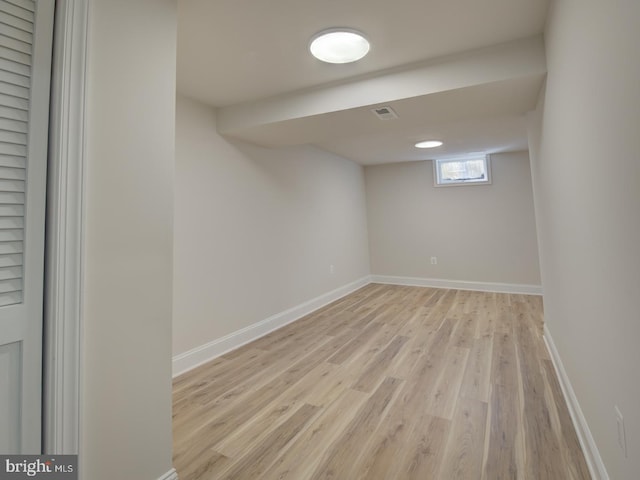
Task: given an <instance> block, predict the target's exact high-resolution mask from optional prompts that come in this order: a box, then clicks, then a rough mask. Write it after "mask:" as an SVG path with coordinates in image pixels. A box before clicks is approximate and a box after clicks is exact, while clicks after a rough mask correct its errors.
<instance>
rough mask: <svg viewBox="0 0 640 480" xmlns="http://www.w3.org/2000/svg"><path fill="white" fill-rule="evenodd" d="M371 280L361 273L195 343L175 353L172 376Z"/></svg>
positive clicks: (308, 312)
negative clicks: (317, 293) (338, 284)
mask: <svg viewBox="0 0 640 480" xmlns="http://www.w3.org/2000/svg"><path fill="white" fill-rule="evenodd" d="M369 283H371V278H370V277H369V276H366V277H362V278H360V279H359V280H356V281H355V282H351V283H349V284H347V285H344V286H342V287H339V288H336V289H335V290H332V291H330V292H327V293H325V294H323V295H320V296H319V297H316V298H314V299H311V300H309V301H307V302H304V303H301V304H300V305H297V306H295V307H293V308H290V309H288V310H285V311H284V312H280V313H277V314H275V315H272V316H270V317H269V318H266V319H264V320H261V321H259V322H257V323H254V324H252V325H249V326H248V327H245V328H243V329H241V330H237V331H235V332H233V333H230V334H229V335H226V336H224V337H222V338H217V339H216V340H213V341H212V342H209V343H206V344H204V345H201V346H199V347H196V348H194V349H192V350H189V351H187V352H184V353H181V354H178V355H176V356H174V357H173V376H174V377H177V376H178V375H180V374H182V373H185V372H187V371H189V370H191V369H193V368H196V367H197V366H199V365H202V364H203V363H206V362H208V361H210V360H213V359H214V358H216V357H219V356H220V355H223V354H225V353H227V352H229V351H231V350H234V349H236V348H238V347H240V346H242V345H245V344H247V343H249V342H252V341H254V340H256V339H258V338H260V337H262V336H264V335H266V334H267V333H269V332H272V331H274V330H277V329H278V328H281V327H283V326H285V325H287V324H289V323H291V322H294V321H296V320H298V319H300V318H302V317H304V316H305V315H308V314H310V313H311V312H313V311H315V310H317V309H319V308H321V307H323V306H325V305H327V304H329V303H331V302H334V301H336V300H338V299H339V298H342V297H344V296H345V295H348V294H350V293H351V292H354V291H355V290H357V289H359V288H362V287H364V286H365V285H368V284H369Z"/></svg>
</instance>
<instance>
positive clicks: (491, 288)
mask: <svg viewBox="0 0 640 480" xmlns="http://www.w3.org/2000/svg"><path fill="white" fill-rule="evenodd" d="M371 282H372V283H386V284H390V285H407V286H413V287H432V288H452V289H455V290H475V291H478V292H497V293H521V294H524V295H542V287H541V286H540V285H523V284H518V283H492V282H467V281H463V280H444V279H439V278H417V277H394V276H391V275H372V276H371Z"/></svg>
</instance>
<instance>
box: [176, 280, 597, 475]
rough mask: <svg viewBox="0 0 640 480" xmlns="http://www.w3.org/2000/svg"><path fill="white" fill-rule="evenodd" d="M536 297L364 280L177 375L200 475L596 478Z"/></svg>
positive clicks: (183, 464) (186, 450)
mask: <svg viewBox="0 0 640 480" xmlns="http://www.w3.org/2000/svg"><path fill="white" fill-rule="evenodd" d="M542 322H543V311H542V300H541V297H536V296H526V295H510V294H496V293H481V292H469V291H457V290H442V289H432V288H420V287H402V286H389V285H377V284H371V285H368V286H366V287H364V288H362V289H360V290H358V291H357V292H354V293H352V294H351V295H349V296H347V297H344V298H342V299H340V300H338V301H336V302H334V303H332V304H330V305H328V306H326V307H324V308H322V309H320V310H318V311H316V312H314V313H313V314H311V315H308V316H307V317H304V318H302V319H300V320H298V321H297V322H295V323H293V324H290V325H288V326H286V327H284V328H282V329H280V330H278V331H275V332H273V333H271V334H269V335H267V336H265V337H262V338H260V339H259V340H256V341H255V342H253V343H250V344H249V345H246V346H244V347H242V348H240V349H238V350H235V351H233V352H231V353H228V354H226V355H223V356H222V357H220V358H217V359H215V360H213V361H212V362H210V363H208V364H206V365H203V366H202V367H199V368H197V369H195V370H192V371H190V372H188V373H186V374H184V375H182V376H180V377H178V378H177V379H175V381H174V387H173V389H174V401H173V406H174V410H173V417H174V418H173V428H174V465H175V466H176V469H177V471H178V475H179V477H180V479H181V480H196V479H236V480H238V479H247V480H255V479H266V480H270V479H291V480H305V479H313V480H316V479H336V480H357V479H366V480H373V479H399V480H404V479H420V480H428V479H443V480H452V479H464V480H470V479H480V480H497V479H531V480H546V479H548V480H570V479H589V478H590V476H589V472H588V469H587V466H586V463H585V459H584V457H583V454H582V451H581V449H580V445H579V442H578V438H577V436H576V433H575V431H574V429H573V426H572V423H571V419H570V417H569V412H568V410H567V406H566V404H565V401H564V399H563V397H562V394H561V391H560V386H559V384H558V380H557V378H556V376H555V372H554V369H553V365H552V363H551V361H550V359H549V357H548V354H547V351H546V349H545V346H544V343H543V339H542Z"/></svg>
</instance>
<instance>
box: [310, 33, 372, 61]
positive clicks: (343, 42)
mask: <svg viewBox="0 0 640 480" xmlns="http://www.w3.org/2000/svg"><path fill="white" fill-rule="evenodd" d="M309 50H310V51H311V54H312V55H313V56H314V57H316V58H317V59H318V60H322V61H323V62H327V63H351V62H355V61H356V60H360V59H361V58H362V57H364V56H365V55H366V54H367V53H368V52H369V42H368V40H367V39H366V38H364V35H362V33H360V32H358V31H357V30H352V29H350V28H331V29H329V30H323V31H322V32H319V33H317V34H316V35H314V36H313V38H312V39H311V43H310V44H309Z"/></svg>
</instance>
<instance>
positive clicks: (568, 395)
mask: <svg viewBox="0 0 640 480" xmlns="http://www.w3.org/2000/svg"><path fill="white" fill-rule="evenodd" d="M544 343H545V345H546V346H547V350H548V351H549V355H550V356H551V362H552V363H553V366H554V368H555V370H556V375H557V376H558V380H559V382H560V388H561V389H562V393H563V395H564V398H565V400H566V402H567V406H568V407H569V414H570V415H571V420H572V421H573V426H574V428H575V429H576V433H577V435H578V440H579V441H580V446H581V447H582V452H583V453H584V457H585V459H586V461H587V466H588V467H589V473H591V478H593V480H609V474H608V473H607V469H606V468H605V466H604V462H603V461H602V457H601V456H600V451H599V450H598V446H597V445H596V442H595V441H594V439H593V436H592V435H591V430H589V425H588V424H587V420H586V419H585V418H584V414H583V413H582V409H581V408H580V404H579V403H578V398H577V397H576V394H575V392H574V391H573V387H572V386H571V382H570V381H569V377H568V376H567V372H566V371H565V369H564V366H563V364H562V360H561V359H560V355H559V354H558V350H557V349H556V346H555V344H554V343H553V338H552V337H551V332H549V329H548V328H547V326H546V325H545V326H544Z"/></svg>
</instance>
